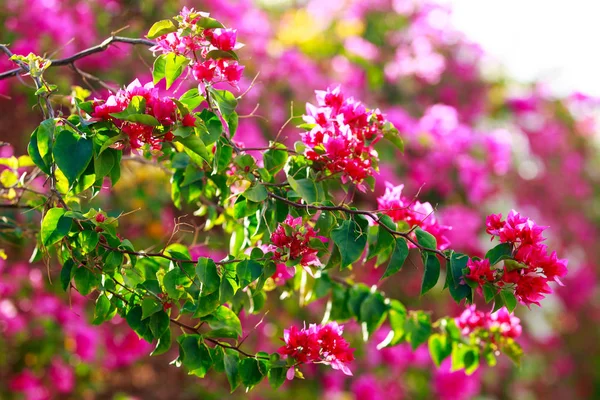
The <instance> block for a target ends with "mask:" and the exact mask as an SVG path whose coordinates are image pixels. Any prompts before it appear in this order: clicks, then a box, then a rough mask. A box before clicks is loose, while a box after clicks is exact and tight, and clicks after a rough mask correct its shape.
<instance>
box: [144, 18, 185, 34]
mask: <svg viewBox="0 0 600 400" xmlns="http://www.w3.org/2000/svg"><path fill="white" fill-rule="evenodd" d="M176 31H177V26H176V25H175V24H174V23H173V21H171V20H170V19H163V20H161V21H158V22H155V23H154V25H152V27H151V28H150V30H149V31H148V34H147V35H146V37H147V38H148V39H156V38H157V37H159V36H162V35H166V34H168V33H171V32H176Z"/></svg>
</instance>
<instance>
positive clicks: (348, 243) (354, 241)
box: [331, 220, 367, 269]
mask: <svg viewBox="0 0 600 400" xmlns="http://www.w3.org/2000/svg"><path fill="white" fill-rule="evenodd" d="M331 238H332V239H333V241H334V243H335V244H336V246H337V247H338V249H339V250H340V254H341V257H342V263H341V264H342V269H343V268H346V267H347V266H349V265H350V264H352V263H353V262H355V261H357V260H358V259H359V257H360V256H361V255H362V253H363V251H364V249H365V246H366V244H367V234H366V232H364V233H363V232H360V227H359V225H358V224H357V223H356V222H354V221H353V220H345V221H344V222H342V224H341V225H340V226H338V227H337V228H335V229H334V230H333V231H331Z"/></svg>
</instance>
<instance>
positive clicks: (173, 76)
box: [165, 53, 189, 89]
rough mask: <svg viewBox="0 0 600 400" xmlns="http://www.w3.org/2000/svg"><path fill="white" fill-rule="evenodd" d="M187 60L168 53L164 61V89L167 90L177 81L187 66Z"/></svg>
mask: <svg viewBox="0 0 600 400" xmlns="http://www.w3.org/2000/svg"><path fill="white" fill-rule="evenodd" d="M188 62H189V59H188V58H187V57H185V56H182V55H179V54H175V53H169V54H167V57H166V59H165V79H166V81H167V86H166V88H167V89H169V88H170V87H171V85H173V82H175V81H176V80H177V78H179V77H180V76H181V74H182V73H183V70H184V68H185V67H186V66H187V64H188Z"/></svg>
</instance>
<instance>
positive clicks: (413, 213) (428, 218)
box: [377, 182, 452, 250]
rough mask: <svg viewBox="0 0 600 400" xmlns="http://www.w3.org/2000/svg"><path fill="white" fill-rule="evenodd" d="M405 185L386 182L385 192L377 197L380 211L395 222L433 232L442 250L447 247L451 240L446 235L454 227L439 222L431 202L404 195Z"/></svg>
mask: <svg viewBox="0 0 600 400" xmlns="http://www.w3.org/2000/svg"><path fill="white" fill-rule="evenodd" d="M403 189H404V185H398V186H394V185H392V184H391V183H389V182H386V183H385V193H384V194H383V196H380V197H379V198H378V199H377V204H378V209H379V211H381V212H383V213H385V214H386V215H389V216H390V217H391V218H392V220H393V221H394V222H400V221H403V222H405V223H406V224H407V225H408V228H412V227H414V226H418V227H420V228H421V229H423V230H424V231H426V232H429V233H430V234H432V235H433V236H434V237H435V238H436V240H437V244H438V248H439V249H440V250H444V249H447V248H448V246H449V245H450V240H448V238H447V237H446V233H447V232H449V231H450V230H451V229H452V227H450V226H446V225H442V224H440V223H439V222H438V220H437V218H436V217H435V214H434V212H433V207H432V205H431V204H430V203H428V202H425V203H421V202H420V201H418V200H416V199H409V198H408V197H406V196H403V195H402V190H403Z"/></svg>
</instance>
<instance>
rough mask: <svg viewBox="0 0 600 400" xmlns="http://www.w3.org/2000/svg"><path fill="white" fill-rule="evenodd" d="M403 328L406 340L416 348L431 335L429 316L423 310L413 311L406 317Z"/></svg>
mask: <svg viewBox="0 0 600 400" xmlns="http://www.w3.org/2000/svg"><path fill="white" fill-rule="evenodd" d="M404 330H405V334H406V336H407V341H408V342H410V345H411V347H412V349H413V350H416V349H417V347H419V346H420V345H421V344H423V343H425V342H426V341H427V339H429V335H431V317H430V316H429V314H427V313H425V312H424V311H413V312H411V314H410V315H409V316H408V318H407V319H406V322H405V324H404Z"/></svg>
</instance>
